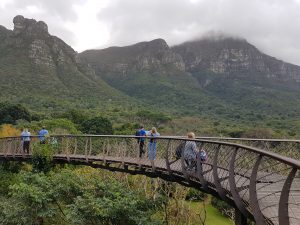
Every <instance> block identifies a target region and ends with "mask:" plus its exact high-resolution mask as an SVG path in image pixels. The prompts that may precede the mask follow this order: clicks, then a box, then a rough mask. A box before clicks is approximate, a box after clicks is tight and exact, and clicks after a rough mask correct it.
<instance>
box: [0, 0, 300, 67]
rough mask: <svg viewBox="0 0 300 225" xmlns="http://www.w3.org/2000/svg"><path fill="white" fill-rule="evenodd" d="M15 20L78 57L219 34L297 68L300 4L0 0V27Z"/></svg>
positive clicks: (294, 0) (288, 0) (278, 0)
mask: <svg viewBox="0 0 300 225" xmlns="http://www.w3.org/2000/svg"><path fill="white" fill-rule="evenodd" d="M15 15H23V16H25V17H27V18H34V19H36V20H43V21H45V22H46V23H47V24H48V27H49V32H50V33H51V34H53V35H56V36H58V37H60V38H61V39H63V40H64V41H65V42H67V43H68V44H69V45H71V46H72V47H73V48H74V49H75V50H77V51H79V52H80V51H83V50H85V49H91V48H104V47H107V46H111V45H118V46H123V45H129V44H133V43H136V42H139V41H148V40H151V39H155V38H164V39H165V40H166V41H167V42H168V44H169V45H174V44H178V43H181V42H184V41H187V40H191V39H195V38H199V37H201V36H203V35H205V34H207V33H209V32H217V33H219V32H221V33H225V34H227V35H232V36H238V37H243V38H245V39H247V40H248V41H249V42H250V43H252V44H254V45H255V46H256V47H258V48H259V49H260V50H261V51H263V52H265V53H267V54H270V55H272V56H275V57H277V58H279V59H283V60H285V61H287V62H291V63H295V64H298V65H300V41H299V39H300V0H0V24H1V25H4V26H5V27H7V28H9V29H13V23H12V20H13V17H14V16H15Z"/></svg>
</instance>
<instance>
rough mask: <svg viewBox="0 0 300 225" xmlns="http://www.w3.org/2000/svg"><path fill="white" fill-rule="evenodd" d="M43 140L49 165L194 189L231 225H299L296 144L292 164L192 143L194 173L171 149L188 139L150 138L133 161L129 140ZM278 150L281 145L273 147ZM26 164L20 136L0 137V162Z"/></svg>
mask: <svg viewBox="0 0 300 225" xmlns="http://www.w3.org/2000/svg"><path fill="white" fill-rule="evenodd" d="M48 140H49V141H48V142H49V144H50V145H51V146H52V148H53V151H54V156H53V162H54V163H72V164H81V165H89V166H92V167H96V168H104V169H108V170H112V171H122V172H126V173H131V174H144V175H146V176H149V177H161V178H162V179H165V180H168V181H172V182H177V183H180V184H182V185H186V186H191V187H194V188H197V189H199V190H202V191H204V192H207V193H210V194H212V195H214V196H217V197H218V198H220V199H222V200H224V201H226V202H227V203H229V204H231V205H232V206H234V207H235V208H236V215H237V216H236V219H235V220H236V221H235V222H236V224H242V225H244V224H246V222H247V219H246V218H249V219H252V220H254V221H255V222H256V224H258V225H266V224H276V225H277V224H278V225H299V224H300V176H299V175H300V174H299V171H300V161H299V160H297V159H299V158H298V157H297V156H298V154H299V151H300V149H299V146H300V142H299V141H294V142H293V144H292V145H293V146H294V148H295V149H294V150H293V151H294V152H295V154H294V155H295V156H296V157H295V158H297V159H292V158H288V157H284V156H282V155H279V154H277V153H274V152H272V151H266V150H263V149H260V148H255V147H249V146H247V145H242V144H238V143H230V142H225V141H224V140H223V141H222V140H208V139H195V140H194V141H195V142H196V144H197V146H198V148H199V149H202V148H203V149H205V150H206V152H207V154H208V158H207V160H206V161H205V162H201V161H200V159H197V169H189V168H187V166H186V163H185V160H184V159H183V157H181V158H179V159H177V158H176V149H178V146H180V145H181V146H182V145H184V143H185V142H186V141H188V140H189V141H190V139H185V138H174V137H159V138H156V141H157V154H156V158H155V160H149V159H148V158H147V153H146V156H144V157H142V158H140V157H139V146H138V144H137V139H136V138H135V137H134V136H113V135H112V136H106V135H88V136H83V135H78V136H76V135H75V136H74V135H67V136H65V135H64V136H51V137H50V138H48ZM148 142H149V140H146V145H145V149H146V150H147V144H148ZM284 143H287V142H284ZM38 144H39V143H38V139H37V137H32V138H31V149H34V146H35V145H38ZM278 145H279V146H282V147H283V148H284V146H285V145H281V144H277V145H275V147H278ZM272 146H273V145H272ZM273 147H274V146H273ZM268 150H270V149H268ZM284 150H285V149H282V152H284ZM30 159H31V154H25V153H23V151H22V142H21V139H20V137H9V138H0V160H5V161H9V160H19V161H28V160H30Z"/></svg>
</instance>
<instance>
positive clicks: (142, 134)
mask: <svg viewBox="0 0 300 225" xmlns="http://www.w3.org/2000/svg"><path fill="white" fill-rule="evenodd" d="M135 135H136V136H138V137H137V142H138V144H139V149H140V158H142V157H143V155H144V154H145V150H144V146H145V138H144V137H146V131H145V129H144V126H140V129H139V130H137V132H136V134H135Z"/></svg>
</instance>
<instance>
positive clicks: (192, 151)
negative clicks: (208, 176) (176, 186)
mask: <svg viewBox="0 0 300 225" xmlns="http://www.w3.org/2000/svg"><path fill="white" fill-rule="evenodd" d="M187 137H188V138H189V139H195V134H194V133H193V132H189V133H188V134H187ZM198 152H199V150H198V148H197V145H196V142H195V141H186V143H185V146H184V151H183V157H184V160H185V163H186V164H187V169H188V170H192V169H193V168H195V167H196V165H197V163H196V162H197V161H196V160H197V154H198Z"/></svg>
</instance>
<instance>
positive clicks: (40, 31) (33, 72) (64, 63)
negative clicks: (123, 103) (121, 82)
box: [0, 16, 123, 103]
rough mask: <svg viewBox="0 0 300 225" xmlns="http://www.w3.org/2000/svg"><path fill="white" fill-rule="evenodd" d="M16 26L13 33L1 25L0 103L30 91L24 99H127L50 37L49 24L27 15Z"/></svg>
mask: <svg viewBox="0 0 300 225" xmlns="http://www.w3.org/2000/svg"><path fill="white" fill-rule="evenodd" d="M13 23H14V29H13V30H12V31H10V30H8V29H6V28H5V27H3V26H0V81H1V82H0V88H1V93H0V100H1V98H2V97H3V98H4V97H5V98H8V97H9V96H18V95H20V92H22V91H23V92H26V94H23V95H24V97H26V96H28V95H31V96H33V98H39V97H41V96H44V97H45V96H49V97H50V98H52V97H53V98H54V97H55V98H56V99H57V98H58V99H59V98H62V99H64V98H71V99H77V98H78V99H88V100H89V101H99V103H100V102H101V101H102V100H103V99H108V98H109V99H114V97H116V96H118V97H116V98H119V99H120V98H123V96H122V97H121V94H120V93H118V91H117V90H114V89H113V88H111V87H110V86H109V85H107V84H106V83H105V82H104V81H103V80H101V79H100V78H99V77H96V75H95V71H94V70H93V69H92V68H91V67H89V66H88V65H87V64H86V63H84V62H82V60H81V59H80V58H79V57H78V54H77V52H75V51H74V50H73V49H72V48H71V47H70V46H69V45H67V44H66V43H65V42H63V41H62V40H61V39H59V38H57V37H55V36H52V35H50V34H49V32H48V26H47V24H46V23H44V22H42V21H36V20H34V19H27V18H24V17H23V16H16V17H15V18H14V19H13ZM21 96H22V94H21ZM97 98H98V99H97ZM92 99H93V100H92ZM101 99H102V100H101ZM25 101H26V103H27V101H30V100H28V98H26V100H25ZM57 101H58V100H57ZM86 102H87V101H86Z"/></svg>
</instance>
